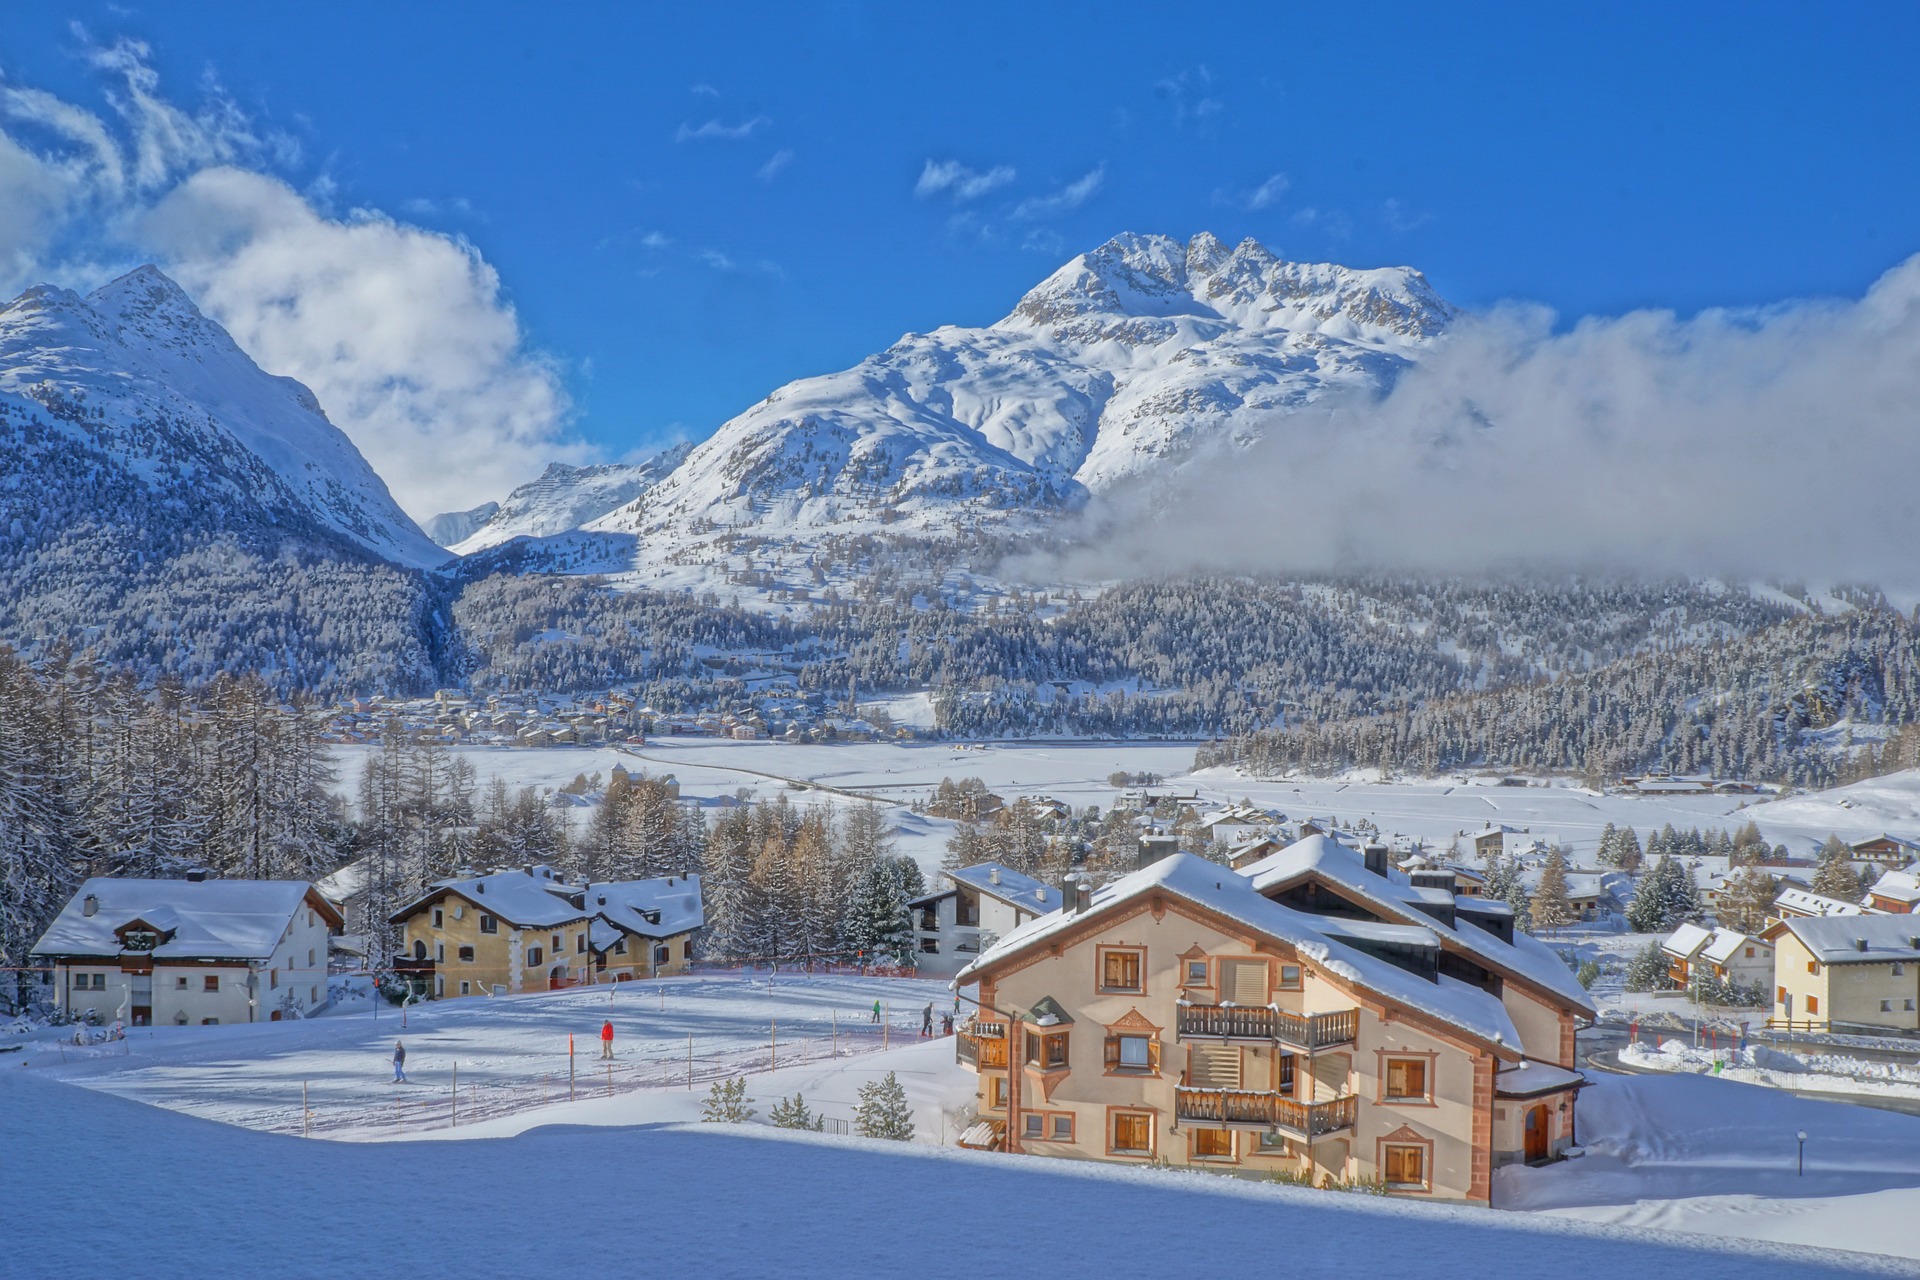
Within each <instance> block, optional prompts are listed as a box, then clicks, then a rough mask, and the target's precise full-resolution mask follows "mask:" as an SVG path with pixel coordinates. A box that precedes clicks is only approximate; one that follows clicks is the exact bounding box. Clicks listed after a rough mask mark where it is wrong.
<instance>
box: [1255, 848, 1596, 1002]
mask: <svg viewBox="0 0 1920 1280" xmlns="http://www.w3.org/2000/svg"><path fill="white" fill-rule="evenodd" d="M1239 874H1240V875H1243V876H1247V877H1249V878H1250V879H1251V880H1252V882H1253V887H1254V888H1255V890H1257V891H1259V892H1262V893H1264V892H1266V891H1267V890H1269V889H1272V888H1275V887H1277V886H1280V885H1284V884H1288V883H1290V882H1293V881H1296V880H1300V879H1304V878H1306V877H1308V876H1315V877H1318V878H1320V879H1321V880H1323V881H1325V882H1327V883H1330V884H1337V885H1339V886H1340V887H1341V889H1342V890H1343V891H1345V892H1346V893H1347V894H1348V895H1349V896H1351V897H1354V898H1357V899H1359V900H1360V901H1362V902H1364V903H1366V904H1367V905H1369V906H1371V907H1373V908H1374V909H1375V910H1377V911H1378V912H1379V913H1380V914H1382V915H1385V916H1388V917H1390V918H1391V917H1398V918H1399V920H1400V922H1401V923H1404V924H1416V925H1421V926H1424V927H1430V928H1432V929H1433V930H1434V931H1435V934H1436V936H1438V937H1439V938H1440V944H1441V946H1443V947H1445V948H1447V949H1449V950H1452V951H1455V952H1460V953H1464V954H1466V955H1468V956H1470V957H1472V958H1473V959H1474V960H1475V961H1476V962H1477V963H1479V964H1481V965H1483V966H1485V967H1487V968H1489V969H1493V970H1495V971H1496V972H1498V973H1501V974H1503V975H1506V976H1508V977H1514V978H1519V979H1520V980H1521V981H1523V982H1528V983H1531V984H1533V985H1534V986H1536V987H1539V988H1540V989H1542V990H1544V991H1547V992H1550V993H1552V994H1553V995H1554V996H1555V997H1557V998H1559V999H1561V1000H1564V1001H1565V1002H1566V1003H1567V1004H1569V1005H1570V1006H1572V1007H1573V1008H1574V1009H1576V1010H1579V1011H1581V1012H1583V1013H1585V1014H1586V1015H1587V1016H1588V1017H1592V1016H1594V1013H1595V1010H1594V1007H1593V1002H1592V1000H1591V999H1590V998H1589V997H1588V995H1587V991H1586V988H1585V987H1582V986H1581V985H1580V983H1579V981H1578V979H1576V978H1575V977H1574V975H1573V971H1572V970H1571V969H1569V968H1567V966H1566V963H1565V962H1564V961H1562V960H1561V959H1560V957H1559V956H1558V955H1556V954H1555V953H1554V951H1553V950H1552V948H1550V947H1548V946H1547V945H1546V944H1545V943H1543V942H1541V941H1539V940H1538V939H1536V938H1534V937H1532V936H1531V935H1529V934H1526V933H1522V932H1519V931H1516V932H1515V933H1514V935H1513V941H1512V942H1506V941H1504V940H1502V939H1500V938H1498V937H1496V936H1494V935H1493V934H1492V933H1490V932H1488V931H1487V930H1486V929H1483V928H1481V927H1480V926H1479V925H1477V924H1474V923H1472V922H1471V921H1457V922H1456V923H1455V924H1453V925H1452V926H1448V925H1445V924H1442V923H1441V922H1440V921H1438V920H1436V919H1434V918H1433V917H1432V916H1430V915H1428V914H1427V913H1426V912H1424V911H1422V910H1421V909H1420V907H1418V906H1416V905H1414V904H1415V903H1425V904H1428V905H1442V904H1444V905H1447V906H1455V905H1456V903H1455V895H1453V894H1450V893H1448V892H1447V891H1446V890H1445V889H1423V888H1419V887H1417V886H1415V885H1414V884H1412V883H1411V882H1410V881H1409V880H1408V878H1407V875H1406V873H1405V872H1404V871H1399V870H1396V869H1393V868H1389V869H1388V871H1387V874H1386V875H1384V876H1382V875H1376V874H1374V873H1373V872H1371V871H1368V870H1367V868H1366V863H1365V862H1364V861H1363V860H1362V858H1361V855H1360V853H1359V852H1358V851H1356V850H1353V849H1349V848H1347V847H1346V846H1345V845H1343V844H1340V843H1339V842H1337V841H1334V840H1330V839H1328V838H1327V837H1325V836H1308V837H1307V838H1306V839H1305V840H1301V841H1299V842H1297V843H1295V844H1291V845H1288V846H1287V847H1286V848H1285V849H1282V850H1281V851H1280V852H1279V853H1276V854H1273V855H1272V856H1271V857H1267V858H1262V859H1261V860H1260V861H1258V862H1256V863H1253V864H1252V865H1250V866H1248V867H1245V868H1243V869H1242V870H1241V871H1240V872H1239ZM1461 901H1463V902H1465V903H1467V904H1469V905H1471V906H1472V908H1473V909H1474V910H1475V911H1480V912H1484V910H1485V907H1484V900H1483V899H1479V898H1469V899H1462V900H1461Z"/></svg>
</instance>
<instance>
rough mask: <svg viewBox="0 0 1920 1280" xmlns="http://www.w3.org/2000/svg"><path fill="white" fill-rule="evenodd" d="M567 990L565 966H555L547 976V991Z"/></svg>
mask: <svg viewBox="0 0 1920 1280" xmlns="http://www.w3.org/2000/svg"><path fill="white" fill-rule="evenodd" d="M566 989H567V966H565V965H564V964H557V965H555V966H553V969H552V971H551V972H549V973H548V974H547V990H549V991H565V990H566Z"/></svg>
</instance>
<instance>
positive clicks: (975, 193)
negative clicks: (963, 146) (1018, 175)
mask: <svg viewBox="0 0 1920 1280" xmlns="http://www.w3.org/2000/svg"><path fill="white" fill-rule="evenodd" d="M1014 177H1015V174H1014V171H1013V166H1012V165H1005V164H998V165H995V166H994V167H993V168H991V169H988V170H986V171H985V172H984V173H983V172H981V171H979V170H977V169H969V168H968V167H967V166H966V165H964V164H961V163H960V162H959V161H958V160H929V161H927V163H926V165H925V166H924V167H923V168H922V169H921V170H920V180H919V181H918V182H916V183H914V184H913V194H914V195H916V196H918V197H919V198H920V199H922V200H926V199H929V198H931V197H933V196H937V195H941V194H946V195H950V196H952V197H953V200H954V203H956V204H964V203H965V202H967V201H968V200H978V199H979V198H980V197H981V196H984V195H986V194H988V193H989V192H993V191H998V190H999V189H1000V188H1001V187H1004V186H1006V185H1007V184H1008V183H1009V182H1012V181H1013V179H1014Z"/></svg>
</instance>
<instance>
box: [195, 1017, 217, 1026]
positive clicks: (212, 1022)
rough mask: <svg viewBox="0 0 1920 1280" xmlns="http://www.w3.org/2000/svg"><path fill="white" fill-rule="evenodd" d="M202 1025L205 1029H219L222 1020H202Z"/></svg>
mask: <svg viewBox="0 0 1920 1280" xmlns="http://www.w3.org/2000/svg"><path fill="white" fill-rule="evenodd" d="M200 1025H201V1026H203V1027H217V1026H219V1025H220V1019H218V1018H202V1019H200Z"/></svg>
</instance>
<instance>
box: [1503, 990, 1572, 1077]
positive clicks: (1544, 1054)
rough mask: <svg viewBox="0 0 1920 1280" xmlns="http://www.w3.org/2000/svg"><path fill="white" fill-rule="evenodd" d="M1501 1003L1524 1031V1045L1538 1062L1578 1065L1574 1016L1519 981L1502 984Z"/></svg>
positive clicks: (1515, 1023)
mask: <svg viewBox="0 0 1920 1280" xmlns="http://www.w3.org/2000/svg"><path fill="white" fill-rule="evenodd" d="M1500 1003H1501V1004H1503V1005H1505V1006H1506V1010H1507V1016H1508V1017H1509V1018H1512V1019H1513V1025H1514V1027H1515V1028H1516V1029H1517V1030H1518V1031H1519V1032H1520V1044H1521V1046H1522V1047H1523V1048H1524V1049H1525V1051H1526V1055H1527V1057H1529V1058H1531V1059H1532V1060H1533V1061H1535V1062H1551V1063H1553V1064H1554V1065H1555V1066H1558V1067H1572V1066H1574V1065H1575V1064H1574V1061H1573V1059H1574V1052H1573V1016H1572V1014H1570V1013H1568V1012H1566V1011H1565V1010H1563V1009H1560V1008H1558V1007H1556V1006H1554V1005H1550V1004H1548V1003H1547V1002H1546V1001H1545V1000H1544V999H1542V998H1541V997H1540V996H1537V995H1535V994H1534V993H1533V992H1531V991H1529V990H1527V989H1526V988H1525V987H1523V986H1521V985H1520V984H1519V983H1517V982H1505V983H1502V984H1501V994H1500Z"/></svg>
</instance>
